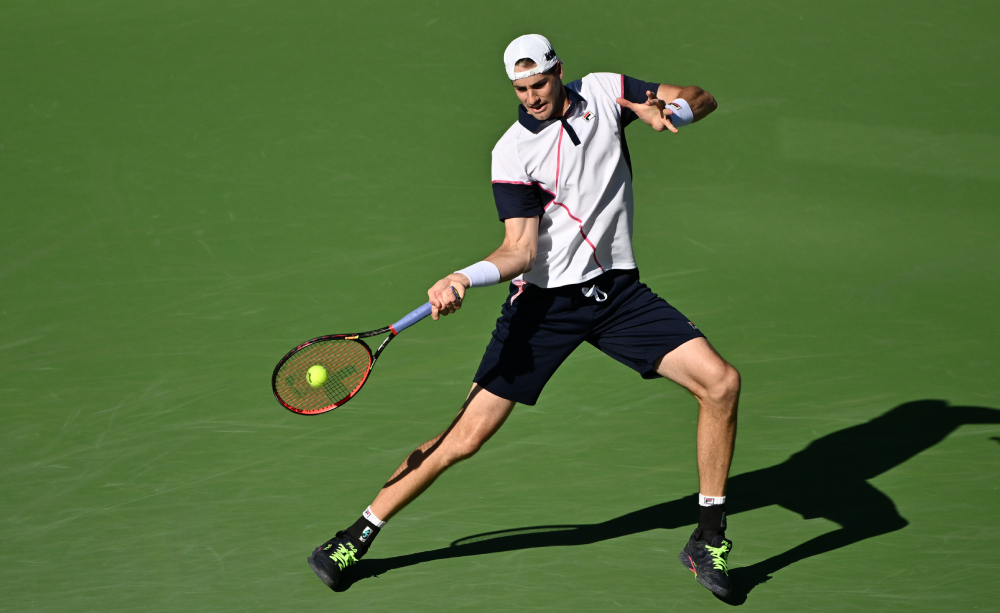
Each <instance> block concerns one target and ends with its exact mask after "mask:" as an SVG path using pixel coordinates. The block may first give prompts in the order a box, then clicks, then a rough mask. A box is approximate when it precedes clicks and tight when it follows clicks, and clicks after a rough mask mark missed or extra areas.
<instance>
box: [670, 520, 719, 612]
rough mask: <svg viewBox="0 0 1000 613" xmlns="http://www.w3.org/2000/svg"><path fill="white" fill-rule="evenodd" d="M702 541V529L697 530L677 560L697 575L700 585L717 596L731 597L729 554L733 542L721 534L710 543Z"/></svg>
mask: <svg viewBox="0 0 1000 613" xmlns="http://www.w3.org/2000/svg"><path fill="white" fill-rule="evenodd" d="M700 539H701V529H698V530H695V531H694V534H692V535H691V538H690V539H689V540H688V543H687V545H685V546H684V549H683V550H681V553H680V555H678V556H677V558H678V559H679V560H680V561H681V564H683V565H684V567H685V568H687V569H688V570H690V571H691V572H693V573H694V574H695V576H696V577H697V579H698V583H700V584H702V585H704V586H705V587H707V588H708V589H710V590H712V593H714V594H715V595H717V596H719V597H721V598H726V597H728V596H729V591H730V590H729V552H730V551H732V550H733V542H732V541H731V540H729V539H727V538H726V537H724V536H722V535H721V534H719V535H716V536H715V537H714V538H713V539H712V542H711V543H709V542H707V541H704V540H700Z"/></svg>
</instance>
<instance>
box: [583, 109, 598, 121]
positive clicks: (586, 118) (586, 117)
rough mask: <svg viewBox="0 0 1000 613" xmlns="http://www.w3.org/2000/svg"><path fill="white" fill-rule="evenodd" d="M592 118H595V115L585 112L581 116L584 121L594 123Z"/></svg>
mask: <svg viewBox="0 0 1000 613" xmlns="http://www.w3.org/2000/svg"><path fill="white" fill-rule="evenodd" d="M594 117H597V115H594V114H593V113H591V112H590V111H587V112H586V113H584V114H583V120H584V121H594Z"/></svg>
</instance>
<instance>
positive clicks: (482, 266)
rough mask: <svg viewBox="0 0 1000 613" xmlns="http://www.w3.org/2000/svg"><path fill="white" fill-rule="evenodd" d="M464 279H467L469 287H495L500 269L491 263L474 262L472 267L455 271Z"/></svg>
mask: <svg viewBox="0 0 1000 613" xmlns="http://www.w3.org/2000/svg"><path fill="white" fill-rule="evenodd" d="M455 272H460V273H462V274H463V275H465V276H466V277H469V282H470V285H469V287H485V286H487V285H496V284H497V283H499V282H500V269H499V268H497V266H496V264H494V263H493V262H487V261H486V260H483V261H482V262H476V263H475V264H473V265H472V266H467V267H465V268H463V269H462V270H456V271H455Z"/></svg>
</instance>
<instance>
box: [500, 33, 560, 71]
mask: <svg viewBox="0 0 1000 613" xmlns="http://www.w3.org/2000/svg"><path fill="white" fill-rule="evenodd" d="M525 58H528V59H530V60H532V61H533V62H535V67H534V68H532V69H531V70H527V71H525V72H515V69H514V64H516V63H517V61H518V60H523V59H525ZM503 63H504V66H505V67H506V68H507V76H508V77H510V80H511V81H516V80H518V79H523V78H525V77H530V76H532V75H536V74H539V73H542V72H545V71H546V70H549V69H550V68H552V67H553V66H555V65H556V64H558V63H559V58H558V57H556V50H555V49H553V48H552V43H550V42H549V39H547V38H545V37H544V36H542V35H541V34H525V35H524V36H518V37H517V38H515V39H514V41H513V42H511V43H510V44H509V45H507V50H506V51H504V52H503Z"/></svg>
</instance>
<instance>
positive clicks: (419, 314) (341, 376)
mask: <svg viewBox="0 0 1000 613" xmlns="http://www.w3.org/2000/svg"><path fill="white" fill-rule="evenodd" d="M452 291H455V290H454V289H452ZM455 296H456V298H457V297H458V293H457V292H456V293H455ZM430 314H431V303H429V302H428V303H427V304H425V305H423V306H421V307H420V308H418V309H414V310H413V311H411V312H410V313H409V314H408V315H407V316H406V317H404V318H402V319H400V320H399V321H397V322H396V323H394V324H392V325H391V326H386V327H385V328H379V329H378V330H371V331H370V332H359V333H356V334H329V335H327V336H320V337H317V338H314V339H312V340H309V341H306V342H304V343H302V344H301V345H299V346H298V347H296V348H295V349H292V350H291V351H289V352H288V353H287V354H285V357H283V358H281V361H280V362H278V365H277V366H275V367H274V374H273V375H271V388H272V389H273V390H274V397H275V398H277V399H278V402H280V403H281V404H282V406H284V407H285V408H286V409H288V410H289V411H292V412H293V413H299V414H300V415H318V414H320V413H326V412H327V411H332V410H334V409H336V408H337V407H339V406H340V405H342V404H344V403H345V402H347V401H348V400H350V399H351V398H354V396H355V395H356V394H357V393H358V392H359V391H361V386H363V385H364V384H365V381H367V380H368V375H369V374H371V372H372V368H373V367H374V366H375V360H377V359H378V356H380V355H382V351H383V350H384V349H385V347H386V345H388V344H389V341H391V340H392V339H394V338H396V336H397V335H398V334H399V333H400V332H402V331H403V330H405V329H407V328H409V327H410V326H412V325H413V324H415V323H417V322H418V321H420V320H421V319H423V318H425V317H427V316H428V315H430ZM386 333H388V334H389V336H388V338H386V339H385V340H384V341H382V344H381V345H379V348H378V350H377V351H376V352H375V353H374V355H373V354H372V350H371V348H370V347H369V346H368V344H367V343H365V342H364V341H363V340H361V339H363V338H368V337H371V336H379V335H382V334H386ZM317 364H319V365H320V366H322V367H323V368H325V369H326V372H327V377H326V381H325V382H324V383H323V384H322V385H319V386H317V387H313V386H312V385H310V383H309V381H308V380H307V379H306V373H307V372H308V371H309V369H310V368H312V367H313V366H315V365H317Z"/></svg>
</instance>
